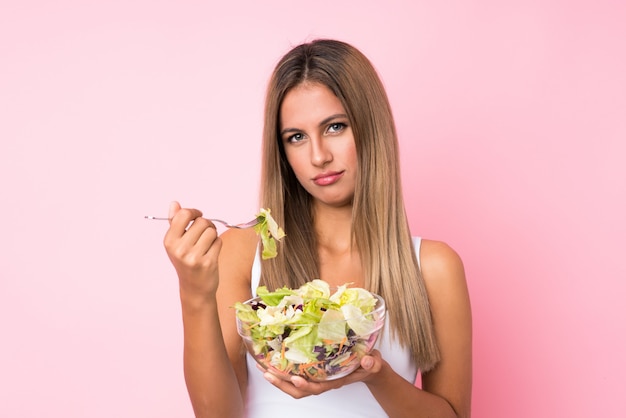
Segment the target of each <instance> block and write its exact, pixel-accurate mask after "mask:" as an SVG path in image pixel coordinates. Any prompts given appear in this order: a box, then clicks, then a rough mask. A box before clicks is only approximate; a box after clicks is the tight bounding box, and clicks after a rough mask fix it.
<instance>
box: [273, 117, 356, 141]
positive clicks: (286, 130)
mask: <svg viewBox="0 0 626 418" xmlns="http://www.w3.org/2000/svg"><path fill="white" fill-rule="evenodd" d="M347 118H348V115H346V114H345V113H335V114H334V115H330V116H328V117H326V118H324V119H322V121H320V123H319V124H318V126H320V127H322V126H324V125H326V124H328V123H329V122H332V121H333V120H335V119H347ZM292 132H302V130H301V129H298V128H285V129H283V130H282V131H280V136H283V135H285V134H288V133H292Z"/></svg>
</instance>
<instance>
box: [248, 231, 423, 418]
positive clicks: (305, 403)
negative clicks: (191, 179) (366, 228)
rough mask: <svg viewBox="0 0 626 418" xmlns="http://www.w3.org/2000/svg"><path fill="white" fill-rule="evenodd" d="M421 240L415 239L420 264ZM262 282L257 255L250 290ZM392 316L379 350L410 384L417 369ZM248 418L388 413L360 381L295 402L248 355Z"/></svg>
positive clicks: (353, 417) (376, 417)
mask: <svg viewBox="0 0 626 418" xmlns="http://www.w3.org/2000/svg"><path fill="white" fill-rule="evenodd" d="M420 244H421V239H420V238H413V245H414V246H415V252H416V254H417V261H418V264H419V261H420V259H419V253H420ZM260 280H261V260H260V259H259V254H258V252H257V255H256V258H255V260H254V263H253V266H252V280H251V288H252V294H253V295H256V289H257V287H258V286H259V282H260ZM388 322H389V317H387V319H386V323H385V327H384V328H383V332H382V333H381V335H380V337H379V339H378V342H377V343H376V347H375V348H377V349H378V350H379V351H380V353H381V355H382V357H383V358H384V359H385V361H387V363H389V365H390V366H391V367H392V368H393V370H394V371H395V372H396V373H398V374H399V375H400V376H402V377H403V378H404V379H406V380H407V381H409V382H411V383H415V380H416V378H417V367H416V365H415V363H414V362H413V361H412V359H411V355H410V353H409V351H408V350H407V349H404V348H403V347H402V346H401V345H400V343H399V342H398V341H396V340H395V339H392V338H391V337H390V335H389V323H388ZM246 362H247V365H248V400H247V411H248V412H247V417H248V418H280V417H295V418H321V417H341V418H368V417H371V418H380V417H386V416H387V414H386V413H385V411H384V410H383V409H382V408H381V407H380V405H379V404H378V402H377V401H376V399H375V398H374V396H372V394H371V392H370V391H369V389H368V388H367V386H366V385H365V384H364V383H361V382H357V383H352V384H349V385H346V386H343V387H341V388H339V389H335V390H330V391H328V392H324V393H322V394H320V395H316V396H308V397H306V398H302V399H294V398H292V397H291V396H289V395H287V394H286V393H284V392H282V391H281V390H279V389H277V388H276V387H274V386H273V385H272V384H271V383H269V382H268V381H266V380H265V378H264V377H263V373H261V372H260V371H259V370H258V369H257V368H256V361H255V360H254V359H253V358H252V356H250V354H248V355H247V356H246Z"/></svg>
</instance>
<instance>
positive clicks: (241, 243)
mask: <svg viewBox="0 0 626 418" xmlns="http://www.w3.org/2000/svg"><path fill="white" fill-rule="evenodd" d="M220 239H221V240H222V252H221V254H220V258H228V259H229V260H230V261H233V262H236V263H238V264H241V263H243V264H248V265H252V262H253V261H254V255H255V253H256V248H257V244H258V241H259V237H258V235H257V233H256V232H255V231H254V229H253V228H247V229H235V228H233V229H227V230H226V231H224V232H223V233H222V234H221V235H220Z"/></svg>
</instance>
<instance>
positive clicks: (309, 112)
mask: <svg viewBox="0 0 626 418" xmlns="http://www.w3.org/2000/svg"><path fill="white" fill-rule="evenodd" d="M279 126H280V138H281V140H282V141H283V145H284V147H285V154H286V156H287V161H288V162H289V165H290V166H291V168H292V169H293V171H294V173H295V175H296V177H297V179H298V181H299V182H300V184H301V185H302V187H304V188H305V190H307V191H308V192H309V193H310V194H311V195H312V196H313V198H314V199H315V200H316V201H317V203H321V204H324V205H329V206H344V205H349V204H351V203H352V198H353V197H354V189H355V185H356V175H357V165H358V164H357V154H356V146H355V143H354V136H353V135H352V128H351V127H350V124H349V121H348V116H347V114H346V111H345V109H344V108H343V106H342V104H341V102H340V101H339V99H338V98H337V96H335V95H334V94H333V93H332V92H331V91H330V89H329V88H328V87H326V86H323V85H321V84H312V83H303V84H300V85H298V86H296V87H294V88H293V89H291V90H290V91H289V92H288V93H287V94H286V95H285V98H284V100H283V103H282V106H281V108H280V125H279Z"/></svg>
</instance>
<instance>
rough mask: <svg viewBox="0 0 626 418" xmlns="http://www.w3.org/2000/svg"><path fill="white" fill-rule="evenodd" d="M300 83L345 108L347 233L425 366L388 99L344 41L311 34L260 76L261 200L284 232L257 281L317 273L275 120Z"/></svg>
mask: <svg viewBox="0 0 626 418" xmlns="http://www.w3.org/2000/svg"><path fill="white" fill-rule="evenodd" d="M303 82H310V83H319V84H322V85H324V86H326V87H328V88H329V89H330V90H331V91H332V92H333V93H334V94H335V95H336V96H337V97H338V98H339V100H340V101H341V103H342V105H343V107H344V109H345V110H346V112H347V115H348V119H349V121H350V126H351V127H352V132H353V134H354V138H355V144H356V149H357V158H358V165H359V167H358V174H357V180H356V190H355V192H354V200H353V208H352V242H353V244H356V246H357V248H358V250H359V253H360V256H361V260H362V263H363V269H364V271H365V275H366V276H365V287H366V288H367V289H368V290H370V291H372V292H375V293H377V294H379V295H381V296H382V297H383V298H384V299H385V301H386V302H387V307H388V315H389V317H390V323H391V329H392V335H394V336H396V337H397V338H398V339H399V341H400V342H401V344H402V345H404V346H408V348H409V350H410V351H411V353H412V356H413V359H414V360H415V362H416V364H417V365H418V367H419V368H420V369H421V370H422V371H428V370H430V369H431V368H432V367H433V366H434V365H435V364H436V362H437V361H438V360H439V351H438V348H437V343H436V339H435V335H434V329H433V324H432V319H431V313H430V305H429V302H428V295H427V293H426V287H425V284H424V280H423V279H422V276H421V273H420V271H419V268H418V263H417V258H416V255H415V249H414V247H413V242H412V237H411V232H410V230H409V226H408V220H407V217H406V213H405V210H404V201H403V197H402V188H401V181H400V171H399V163H398V162H399V157H398V140H397V135H396V129H395V125H394V121H393V116H392V113H391V108H390V105H389V101H388V99H387V94H386V92H385V89H384V87H383V85H382V82H381V80H380V78H379V77H378V74H377V73H376V70H375V69H374V67H373V66H372V64H371V63H370V61H369V60H368V59H367V57H365V56H364V55H363V54H362V53H361V52H360V51H358V50H357V49H356V48H354V47H352V46H351V45H349V44H346V43H344V42H341V41H336V40H326V39H320V40H315V41H313V42H310V43H306V44H302V45H299V46H297V47H295V48H293V49H292V50H291V51H289V52H288V53H287V54H286V55H285V56H284V57H283V58H282V59H281V60H280V61H279V62H278V64H277V66H276V68H275V70H274V72H273V74H272V77H271V79H270V81H269V85H268V89H267V94H266V102H265V126H264V131H263V148H262V152H263V160H262V169H261V196H260V200H261V202H260V203H261V207H266V208H270V209H271V211H272V215H273V216H274V218H275V219H276V220H277V222H278V224H279V225H283V227H284V230H285V232H286V234H287V237H286V238H285V239H284V240H283V241H282V244H281V247H280V248H279V251H278V256H277V257H276V258H274V259H270V260H264V261H263V262H262V275H261V283H262V284H264V285H266V286H268V288H270V289H276V288H278V287H282V286H289V287H298V286H300V285H302V284H303V283H305V282H307V281H310V280H312V279H314V278H318V277H319V269H318V255H317V249H316V248H317V240H316V236H315V231H314V229H313V214H312V210H311V201H312V199H311V196H310V195H309V194H308V193H307V192H306V190H304V188H303V187H302V186H301V185H300V183H299V182H298V180H297V179H296V177H295V175H294V173H293V171H292V170H291V167H290V166H289V164H288V163H287V159H286V157H285V153H284V149H283V145H282V141H281V140H280V137H279V125H278V124H279V112H280V106H281V103H282V101H283V99H284V97H285V95H286V94H287V92H288V91H289V90H291V89H292V88H294V87H295V86H297V85H299V84H301V83H303Z"/></svg>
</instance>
